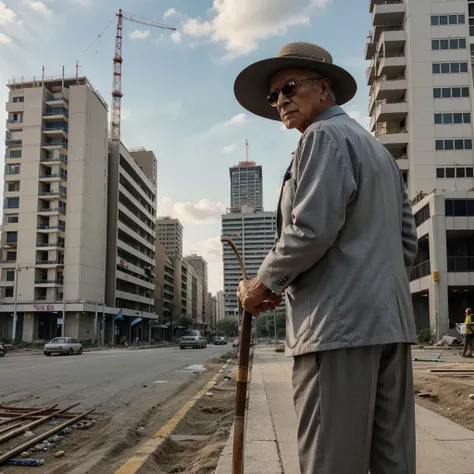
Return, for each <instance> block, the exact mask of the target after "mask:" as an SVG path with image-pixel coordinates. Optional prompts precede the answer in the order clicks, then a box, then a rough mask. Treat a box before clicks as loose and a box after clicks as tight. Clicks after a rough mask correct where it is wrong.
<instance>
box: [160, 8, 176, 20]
mask: <svg viewBox="0 0 474 474" xmlns="http://www.w3.org/2000/svg"><path fill="white" fill-rule="evenodd" d="M178 13H179V12H178V10H176V8H170V9H169V10H166V11H165V13H164V14H163V18H168V17H170V16H173V15H177V14H178Z"/></svg>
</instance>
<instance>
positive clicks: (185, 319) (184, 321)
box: [179, 315, 196, 329]
mask: <svg viewBox="0 0 474 474" xmlns="http://www.w3.org/2000/svg"><path fill="white" fill-rule="evenodd" d="M195 322H196V321H194V319H193V318H192V317H191V316H189V315H188V316H186V315H183V316H181V319H180V321H179V323H180V325H181V326H183V327H184V328H186V329H189V328H191V327H192V326H193V325H194V323H195Z"/></svg>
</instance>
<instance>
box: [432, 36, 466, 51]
mask: <svg viewBox="0 0 474 474" xmlns="http://www.w3.org/2000/svg"><path fill="white" fill-rule="evenodd" d="M431 49H433V50H438V49H466V38H452V39H434V40H431Z"/></svg>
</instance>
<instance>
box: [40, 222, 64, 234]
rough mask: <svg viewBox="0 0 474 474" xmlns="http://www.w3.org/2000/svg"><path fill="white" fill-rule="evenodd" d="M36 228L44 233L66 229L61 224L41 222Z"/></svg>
mask: <svg viewBox="0 0 474 474" xmlns="http://www.w3.org/2000/svg"><path fill="white" fill-rule="evenodd" d="M36 230H38V231H39V232H43V233H46V234H48V233H49V234H50V233H52V232H65V231H66V229H65V228H64V227H63V226H60V225H51V226H50V225H41V224H38V225H37V226H36Z"/></svg>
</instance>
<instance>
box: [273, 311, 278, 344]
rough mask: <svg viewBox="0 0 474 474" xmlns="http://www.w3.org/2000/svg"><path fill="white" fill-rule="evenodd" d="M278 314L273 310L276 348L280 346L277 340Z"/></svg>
mask: <svg viewBox="0 0 474 474" xmlns="http://www.w3.org/2000/svg"><path fill="white" fill-rule="evenodd" d="M276 315H277V312H276V309H274V310H273V324H274V326H275V346H278V340H277V316H276Z"/></svg>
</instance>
